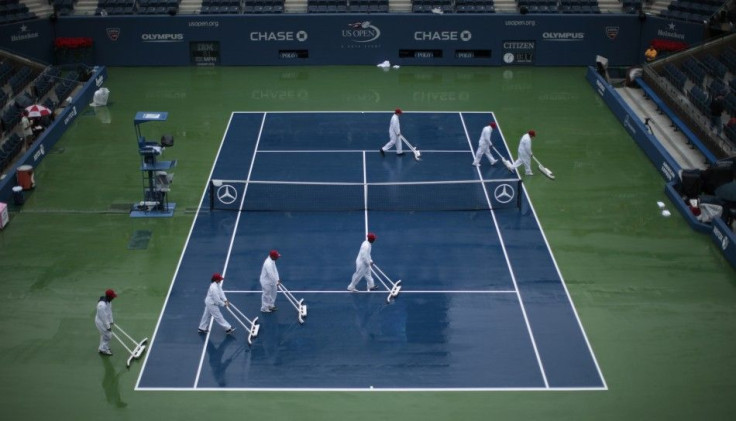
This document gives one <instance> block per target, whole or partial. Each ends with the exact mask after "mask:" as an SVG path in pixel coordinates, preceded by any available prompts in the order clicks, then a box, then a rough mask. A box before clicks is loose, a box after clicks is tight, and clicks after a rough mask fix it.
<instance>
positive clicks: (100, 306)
mask: <svg viewBox="0 0 736 421" xmlns="http://www.w3.org/2000/svg"><path fill="white" fill-rule="evenodd" d="M113 322H114V321H113V319H112V303H111V302H110V301H107V298H106V297H100V301H98V302H97V315H95V325H96V326H97V330H99V331H100V346H99V348H97V350H98V351H100V352H102V353H109V352H110V339H112V324H113Z"/></svg>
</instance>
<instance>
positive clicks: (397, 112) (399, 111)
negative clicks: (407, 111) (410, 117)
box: [394, 108, 403, 114]
mask: <svg viewBox="0 0 736 421" xmlns="http://www.w3.org/2000/svg"><path fill="white" fill-rule="evenodd" d="M402 112H403V111H401V108H397V109H396V111H394V113H396V114H401V113H402Z"/></svg>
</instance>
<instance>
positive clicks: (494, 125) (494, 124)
mask: <svg viewBox="0 0 736 421" xmlns="http://www.w3.org/2000/svg"><path fill="white" fill-rule="evenodd" d="M490 126H491V128H494V129H495V128H496V122H495V121H491V124H490Z"/></svg>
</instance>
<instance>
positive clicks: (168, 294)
mask: <svg viewBox="0 0 736 421" xmlns="http://www.w3.org/2000/svg"><path fill="white" fill-rule="evenodd" d="M232 121H233V114H230V119H229V120H228V122H227V126H226V127H225V131H224V132H223V133H222V138H221V139H220V147H219V148H218V149H217V155H215V159H214V161H212V167H210V174H209V176H208V177H207V180H211V179H212V174H213V173H214V172H215V166H216V165H217V161H218V159H219V157H220V153H221V152H222V146H223V145H224V144H225V137H226V136H227V132H228V130H229V129H230V124H231V123H232ZM208 190H209V181H208V182H207V183H205V186H204V190H203V191H202V195H201V197H200V198H199V203H200V204H201V203H202V202H203V201H204V198H205V197H206V195H207V191H208ZM201 210H202V208H201V207H198V208H197V213H196V214H195V215H194V218H193V219H192V225H191V226H190V227H189V233H188V234H187V239H186V241H184V247H183V248H182V251H181V253H180V255H179V261H178V262H177V264H176V270H174V275H173V277H172V278H171V283H170V284H169V290H168V291H167V292H166V298H165V299H164V305H163V307H161V313H159V315H158V320H157V321H156V327H155V328H154V330H153V336H151V342H150V343H149V346H148V349H149V352H146V357H145V359H144V360H143V365H142V366H141V369H140V371H139V372H138V380H136V382H135V390H140V389H141V388H140V383H141V379H142V378H143V373H145V372H146V365H147V363H148V356H149V355H151V353H150V350H151V349H152V348H153V345H154V343H155V342H156V338H157V337H158V329H159V327H160V326H161V320H162V319H163V317H164V314H166V308H167V307H168V305H169V299H170V298H171V291H172V290H173V289H174V283H175V280H176V277H177V276H179V269H180V268H181V263H182V261H183V260H184V255H185V254H186V250H187V247H189V241H190V240H191V238H192V233H193V232H194V227H195V226H197V219H198V218H199V213H200V211H201ZM210 324H212V321H210ZM200 368H201V366H200ZM198 375H199V374H198Z"/></svg>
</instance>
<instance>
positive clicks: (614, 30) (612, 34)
mask: <svg viewBox="0 0 736 421" xmlns="http://www.w3.org/2000/svg"><path fill="white" fill-rule="evenodd" d="M618 29H619V28H618V26H606V36H607V37H608V39H610V40H614V39H616V37H617V36H618Z"/></svg>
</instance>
